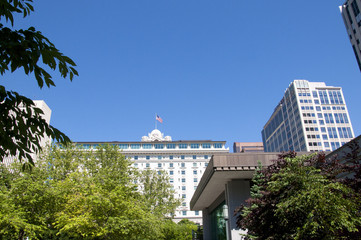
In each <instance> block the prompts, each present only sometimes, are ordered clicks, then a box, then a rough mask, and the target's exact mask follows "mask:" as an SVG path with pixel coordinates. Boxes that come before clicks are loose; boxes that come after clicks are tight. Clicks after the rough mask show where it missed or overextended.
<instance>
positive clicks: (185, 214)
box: [179, 211, 199, 216]
mask: <svg viewBox="0 0 361 240" xmlns="http://www.w3.org/2000/svg"><path fill="white" fill-rule="evenodd" d="M187 212H192V211H180V212H179V214H181V215H182V216H187ZM194 215H196V216H199V211H194Z"/></svg>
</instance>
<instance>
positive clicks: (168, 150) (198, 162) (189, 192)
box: [77, 129, 229, 224]
mask: <svg viewBox="0 0 361 240" xmlns="http://www.w3.org/2000/svg"><path fill="white" fill-rule="evenodd" d="M225 143H226V142H225V141H211V140H203V141H202V140H189V141H186V140H179V141H172V138H171V137H170V136H164V134H163V133H161V132H160V131H159V130H158V129H155V130H153V131H152V132H151V133H149V134H148V136H143V137H142V139H141V141H140V142H77V144H79V145H81V146H82V148H84V149H95V148H96V147H97V146H99V145H102V144H111V145H117V146H119V148H120V149H121V151H122V153H123V154H124V155H125V156H126V157H127V158H129V159H131V160H132V161H134V163H133V166H134V167H136V168H138V169H139V170H143V169H153V170H156V171H165V172H167V173H168V174H169V179H170V183H171V184H172V185H173V188H174V190H175V192H176V196H175V197H176V198H179V199H182V204H181V206H180V207H178V208H177V209H176V212H175V215H174V221H176V222H178V221H180V220H181V219H184V218H187V219H189V220H191V221H193V222H195V223H198V224H202V213H201V212H200V211H191V210H190V205H189V204H190V200H191V198H192V196H193V193H194V191H195V189H196V188H197V186H198V183H199V181H200V179H201V177H202V175H203V173H204V170H205V169H206V167H207V165H208V162H209V160H210V159H211V157H212V155H215V154H221V153H228V152H229V149H228V148H226V147H225Z"/></svg>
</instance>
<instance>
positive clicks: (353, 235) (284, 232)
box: [237, 152, 361, 239]
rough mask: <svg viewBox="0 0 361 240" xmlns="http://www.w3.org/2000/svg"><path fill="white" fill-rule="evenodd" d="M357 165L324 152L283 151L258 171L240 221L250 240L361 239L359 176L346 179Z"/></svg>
mask: <svg viewBox="0 0 361 240" xmlns="http://www.w3.org/2000/svg"><path fill="white" fill-rule="evenodd" d="M359 168H360V166H359V160H358V162H357V163H353V164H349V162H348V163H347V162H345V161H340V160H337V159H336V158H333V159H329V160H326V158H325V155H324V154H322V153H320V154H318V155H311V156H296V154H295V153H294V152H290V153H287V154H282V155H280V157H279V159H278V160H277V161H276V162H275V163H274V164H273V165H271V166H269V167H267V168H266V169H263V170H262V171H260V172H259V173H257V174H256V175H255V178H254V180H255V181H254V185H255V186H256V187H255V188H253V194H252V197H251V198H250V199H249V200H248V201H247V202H248V206H241V207H240V209H238V210H237V213H238V214H239V215H238V222H237V224H238V226H239V227H240V228H242V229H247V230H248V235H247V238H248V239H359V237H360V232H359V230H360V226H361V218H360V217H361V216H360V210H361V202H360V192H359V191H357V188H356V185H359V184H360V179H355V178H349V177H347V175H350V173H352V172H357V171H360V170H359ZM357 169H358V170H357ZM345 174H346V175H345Z"/></svg>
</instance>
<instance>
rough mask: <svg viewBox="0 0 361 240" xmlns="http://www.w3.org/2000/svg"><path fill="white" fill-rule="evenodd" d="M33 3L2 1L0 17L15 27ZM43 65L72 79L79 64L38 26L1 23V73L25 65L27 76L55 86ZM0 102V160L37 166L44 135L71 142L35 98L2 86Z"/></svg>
mask: <svg viewBox="0 0 361 240" xmlns="http://www.w3.org/2000/svg"><path fill="white" fill-rule="evenodd" d="M31 3H32V0H22V1H20V0H0V20H4V19H5V21H7V22H10V23H11V26H14V14H16V13H20V14H23V17H26V16H28V15H29V14H30V12H32V11H34V8H33V6H32V5H31ZM41 60H42V61H41ZM42 66H47V67H49V68H50V69H51V70H56V69H58V70H59V72H60V75H61V76H62V77H63V78H66V77H68V76H69V78H70V80H72V79H73V77H74V75H78V72H77V71H76V70H75V68H74V66H75V63H74V62H73V61H72V60H71V59H70V58H69V57H67V56H65V55H63V54H62V53H61V52H60V51H59V50H58V49H57V48H56V47H55V46H54V44H53V43H51V42H50V41H49V39H47V38H46V37H45V36H43V35H42V33H41V32H39V31H36V29H35V28H34V27H30V28H29V29H27V30H23V29H19V30H14V29H10V28H8V27H5V26H4V25H3V24H1V23H0V74H1V75H4V74H5V73H6V72H7V71H11V72H14V71H15V70H17V69H19V68H23V69H24V72H25V74H26V75H29V74H31V73H33V74H34V76H35V79H36V80H37V84H38V86H39V87H40V88H42V87H43V86H44V83H45V85H46V86H47V87H50V86H55V83H54V82H53V80H52V76H51V75H50V74H49V73H48V72H47V71H46V70H45V69H44V68H43V67H42ZM0 102H1V106H0V114H1V116H0V161H3V159H4V158H5V157H7V156H11V155H12V156H19V160H20V161H21V160H22V159H26V160H27V161H29V163H30V164H31V165H33V159H32V157H31V155H30V153H38V152H39V151H40V150H41V146H40V144H39V141H40V139H41V138H42V137H45V136H49V137H51V138H53V139H56V140H57V141H59V142H61V143H67V142H70V140H69V138H68V137H67V136H66V135H65V134H63V133H62V132H60V131H59V130H57V129H56V128H54V127H52V126H49V125H48V124H47V123H46V121H45V120H43V119H42V118H41V114H42V113H43V112H42V110H41V109H39V108H36V107H35V105H34V103H33V102H32V100H30V99H28V98H26V97H24V96H21V95H19V94H18V93H16V92H12V91H7V90H6V89H5V87H3V86H1V85H0Z"/></svg>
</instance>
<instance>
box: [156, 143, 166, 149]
mask: <svg viewBox="0 0 361 240" xmlns="http://www.w3.org/2000/svg"><path fill="white" fill-rule="evenodd" d="M154 147H155V149H163V148H164V144H162V143H157V144H154Z"/></svg>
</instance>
